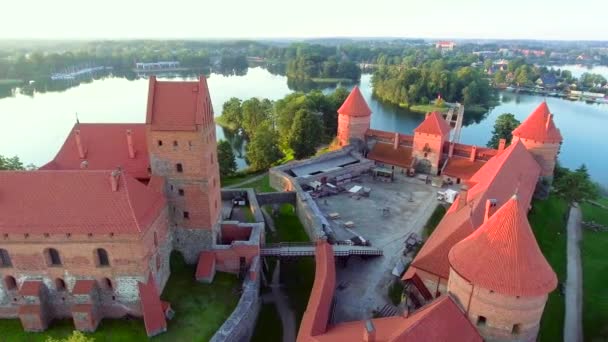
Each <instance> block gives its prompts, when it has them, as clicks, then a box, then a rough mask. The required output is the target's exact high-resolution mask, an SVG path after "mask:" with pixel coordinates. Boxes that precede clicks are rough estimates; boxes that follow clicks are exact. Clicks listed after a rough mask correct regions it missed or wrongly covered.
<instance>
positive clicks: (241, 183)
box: [223, 172, 268, 189]
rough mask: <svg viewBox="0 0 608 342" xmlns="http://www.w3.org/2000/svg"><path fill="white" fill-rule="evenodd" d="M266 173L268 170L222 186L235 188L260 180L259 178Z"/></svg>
mask: <svg viewBox="0 0 608 342" xmlns="http://www.w3.org/2000/svg"><path fill="white" fill-rule="evenodd" d="M267 174H268V172H264V173H260V174H259V175H257V176H254V177H251V178H247V179H245V180H243V181H241V182H238V183H235V184H232V185H228V186H224V187H223V188H224V189H236V188H240V187H241V186H243V185H244V184H247V183H251V182H255V181H257V180H260V179H262V178H264V176H266V175H267Z"/></svg>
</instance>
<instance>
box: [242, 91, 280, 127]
mask: <svg viewBox="0 0 608 342" xmlns="http://www.w3.org/2000/svg"><path fill="white" fill-rule="evenodd" d="M242 108H243V123H242V125H241V126H242V128H243V130H244V131H245V133H246V134H247V135H248V136H249V137H252V136H254V135H255V134H256V131H257V128H258V127H259V126H260V125H261V124H262V123H264V122H266V121H267V120H268V119H270V116H271V113H272V102H270V100H268V99H263V100H260V99H258V98H257V97H253V98H250V99H249V100H246V101H243V104H242Z"/></svg>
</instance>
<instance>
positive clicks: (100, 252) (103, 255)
mask: <svg viewBox="0 0 608 342" xmlns="http://www.w3.org/2000/svg"><path fill="white" fill-rule="evenodd" d="M95 254H97V266H99V267H104V266H110V258H108V252H107V251H106V250H105V249H103V248H97V249H96V250H95Z"/></svg>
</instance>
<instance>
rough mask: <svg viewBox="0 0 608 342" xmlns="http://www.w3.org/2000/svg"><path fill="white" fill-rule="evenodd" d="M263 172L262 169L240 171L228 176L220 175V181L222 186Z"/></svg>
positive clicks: (245, 179) (242, 180)
mask: <svg viewBox="0 0 608 342" xmlns="http://www.w3.org/2000/svg"><path fill="white" fill-rule="evenodd" d="M263 172H264V171H260V172H247V171H240V172H237V173H236V174H235V175H233V176H230V177H221V178H220V183H221V185H222V187H225V186H230V185H232V184H236V183H240V182H244V181H247V180H248V179H250V178H253V177H255V176H257V175H259V174H260V173H263Z"/></svg>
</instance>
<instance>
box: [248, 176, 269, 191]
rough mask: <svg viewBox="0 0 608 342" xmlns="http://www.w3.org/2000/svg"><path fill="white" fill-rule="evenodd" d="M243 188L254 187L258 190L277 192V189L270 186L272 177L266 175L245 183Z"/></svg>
mask: <svg viewBox="0 0 608 342" xmlns="http://www.w3.org/2000/svg"><path fill="white" fill-rule="evenodd" d="M241 188H254V189H255V191H257V192H275V191H276V190H275V189H273V188H272V187H271V186H270V177H269V176H268V175H265V176H264V177H262V178H260V179H258V180H255V181H251V182H249V183H245V184H243V185H242V186H241Z"/></svg>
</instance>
